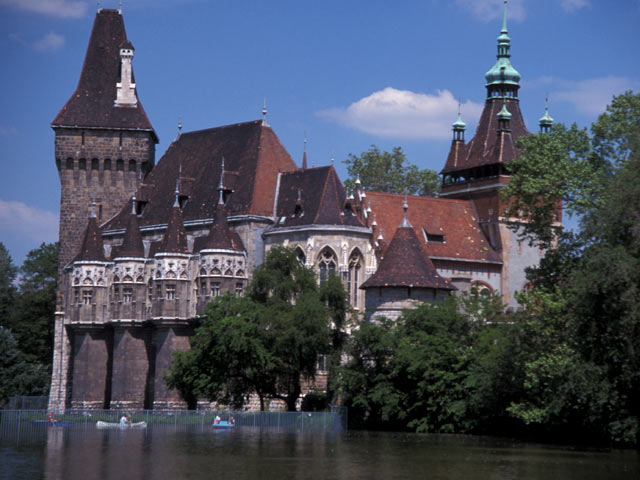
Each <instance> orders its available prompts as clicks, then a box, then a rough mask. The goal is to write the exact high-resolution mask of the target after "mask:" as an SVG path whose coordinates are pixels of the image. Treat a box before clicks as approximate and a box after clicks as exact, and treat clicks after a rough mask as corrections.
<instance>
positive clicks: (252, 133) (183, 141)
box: [105, 121, 297, 229]
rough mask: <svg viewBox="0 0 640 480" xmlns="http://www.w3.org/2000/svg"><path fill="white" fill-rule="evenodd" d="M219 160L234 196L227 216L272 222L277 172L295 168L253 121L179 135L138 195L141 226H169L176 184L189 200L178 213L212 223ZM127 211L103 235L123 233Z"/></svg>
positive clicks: (265, 128) (187, 218)
mask: <svg viewBox="0 0 640 480" xmlns="http://www.w3.org/2000/svg"><path fill="white" fill-rule="evenodd" d="M222 157H224V159H225V173H224V183H225V188H231V189H232V190H233V193H232V194H231V196H230V197H229V199H228V200H227V204H226V208H227V213H228V215H230V216H233V215H260V216H269V217H271V216H273V205H274V197H275V191H276V183H277V178H278V172H289V171H293V170H296V169H297V167H296V165H295V163H294V162H293V160H292V159H291V157H290V156H289V154H288V153H287V151H286V150H285V149H284V147H283V146H282V144H281V143H280V141H279V140H278V137H276V135H275V133H273V130H271V128H270V127H268V126H266V125H263V124H262V122H261V121H254V122H247V123H238V124H235V125H228V126H224V127H218V128H211V129H207V130H200V131H196V132H188V133H183V134H182V135H180V137H179V138H178V139H177V140H176V141H174V142H173V143H172V144H171V145H170V146H169V148H168V150H167V151H166V153H165V154H164V155H163V156H162V158H161V159H160V160H159V161H158V163H157V164H156V165H155V167H154V168H153V170H151V172H150V173H149V175H147V177H146V178H145V181H144V184H143V185H142V186H141V187H140V188H139V190H138V192H137V193H136V198H138V200H139V201H142V202H145V203H146V206H145V207H144V211H143V213H142V215H141V217H140V223H141V225H143V226H147V225H162V224H165V223H167V221H168V219H169V217H170V215H171V208H172V205H173V198H174V196H173V192H174V190H175V185H176V180H177V179H178V178H180V182H179V184H180V185H179V188H180V193H181V195H186V196H188V200H187V201H186V203H185V204H184V205H183V208H182V215H183V217H184V221H185V222H188V221H190V220H202V219H212V218H213V217H214V215H215V208H216V204H217V203H218V190H217V188H218V180H219V179H220V173H221V159H222ZM180 169H181V173H179V172H180ZM127 211H128V207H126V206H125V207H123V209H122V211H121V212H120V213H119V214H118V215H116V217H114V218H113V219H111V220H110V221H109V222H108V223H107V225H106V227H105V229H118V228H123V226H124V222H125V219H126V215H127Z"/></svg>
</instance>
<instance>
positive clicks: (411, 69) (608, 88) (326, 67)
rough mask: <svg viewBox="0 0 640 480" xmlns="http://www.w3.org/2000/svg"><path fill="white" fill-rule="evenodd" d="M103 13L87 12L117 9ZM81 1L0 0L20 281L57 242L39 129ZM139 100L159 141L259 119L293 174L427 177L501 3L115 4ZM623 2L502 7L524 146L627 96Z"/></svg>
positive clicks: (130, 0)
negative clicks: (394, 158)
mask: <svg viewBox="0 0 640 480" xmlns="http://www.w3.org/2000/svg"><path fill="white" fill-rule="evenodd" d="M118 3H119V2H118V0H103V1H102V2H101V6H102V7H103V8H118ZM95 12H96V2H88V1H81V0H0V49H1V51H2V64H3V71H4V74H3V75H2V76H1V77H0V111H1V112H2V115H1V116H0V161H1V162H2V175H1V176H0V241H2V242H3V243H4V244H5V245H6V246H7V248H8V249H9V251H10V253H11V255H12V257H13V260H14V263H16V264H18V265H20V264H21V263H22V261H23V259H24V256H25V255H26V253H27V252H28V251H29V250H30V249H32V248H35V247H37V246H38V245H39V244H40V243H41V242H43V241H54V240H56V239H57V229H58V206H59V201H60V187H59V181H58V176H57V172H56V169H55V162H54V157H53V139H54V135H53V131H52V130H51V128H50V126H49V125H50V123H51V121H52V120H53V118H54V117H55V115H56V114H57V112H58V111H59V110H60V108H61V107H62V106H63V105H64V103H65V102H66V101H67V99H68V98H69V97H70V96H71V94H72V93H73V91H74V89H75V87H76V84H77V82H78V78H79V75H80V70H81V67H82V61H83V59H84V54H85V50H86V47H87V43H88V40H89V35H90V32H91V27H92V24H93V19H94V16H95ZM123 13H124V20H125V26H126V29H127V35H128V37H129V39H130V40H131V42H132V43H133V44H134V46H135V48H136V50H135V58H134V60H133V64H134V70H135V75H136V83H137V87H138V95H139V98H140V100H141V102H142V104H143V105H144V108H145V110H146V112H147V114H148V116H149V118H150V120H151V123H152V124H153V126H154V128H155V130H156V132H157V133H158V135H159V137H160V144H159V145H158V150H157V152H158V153H157V156H156V161H157V160H158V159H159V158H160V157H161V155H162V153H163V152H164V151H165V150H166V148H167V146H168V145H169V143H170V142H171V141H172V140H173V139H174V138H175V137H176V134H177V123H178V117H179V116H181V117H182V123H183V125H184V131H190V130H198V129H203V128H209V127H214V126H220V125H225V124H231V123H237V122H243V121H249V120H254V119H257V118H260V116H261V113H260V112H261V110H262V105H263V101H264V98H266V102H267V109H268V115H267V120H268V122H269V123H270V125H271V126H272V127H273V129H274V131H275V132H276V134H277V135H278V136H279V138H280V140H281V141H282V143H283V144H284V146H285V148H287V150H288V151H289V153H290V154H291V155H292V157H293V158H294V160H296V161H297V162H299V161H300V159H301V157H302V150H303V139H304V136H305V133H306V136H307V139H308V144H307V152H308V157H309V162H310V163H314V164H315V165H326V164H328V163H330V162H331V157H332V155H333V156H334V157H335V166H336V168H337V169H338V172H339V173H340V175H341V177H342V178H343V179H344V178H345V177H346V171H345V168H344V165H343V164H342V160H344V159H345V158H346V157H347V155H348V154H349V153H356V154H358V153H361V152H363V151H365V150H367V149H368V148H369V146H370V145H372V144H376V145H378V146H379V147H380V148H382V149H386V150H390V149H391V148H393V147H394V146H396V145H400V146H402V147H403V149H404V151H405V152H406V153H407V156H408V158H409V161H410V162H412V163H414V164H416V165H418V166H420V167H421V168H431V169H434V170H438V171H439V170H440V169H441V168H442V166H443V165H444V162H445V159H446V155H447V152H448V148H449V144H450V140H451V130H450V126H451V123H452V122H453V121H454V120H455V118H456V112H457V102H458V99H461V102H462V115H463V118H464V120H465V121H466V123H467V126H468V127H467V128H468V129H467V140H469V139H470V138H471V136H472V135H473V132H474V131H475V126H476V123H477V119H478V117H479V114H480V111H481V108H482V104H483V102H484V95H485V88H484V73H485V72H486V71H487V70H488V69H489V68H490V67H491V66H492V65H493V63H494V61H495V54H496V37H497V35H498V33H499V30H500V26H501V17H502V0H397V1H393V2H392V1H389V0H367V1H365V0H340V1H334V0H325V1H322V2H315V1H313V2H312V1H306V0H297V1H289V0H271V1H257V0H253V1H249V0H246V1H243V0H124V1H123ZM638 25H640V0H511V1H510V2H509V34H510V36H511V45H512V49H511V52H512V58H511V60H512V63H513V65H514V67H515V68H516V69H517V70H518V71H519V72H520V73H521V75H522V81H521V86H522V88H521V89H520V99H521V104H522V111H523V113H524V116H525V121H526V123H527V126H528V128H529V130H531V131H537V129H538V127H537V120H538V118H540V116H541V115H542V114H543V113H544V99H545V95H546V94H547V93H548V95H549V106H550V113H551V115H552V116H553V117H554V118H555V119H556V121H560V122H563V123H572V122H577V123H578V124H579V125H581V126H588V125H589V124H590V123H591V122H592V121H594V120H595V119H596V118H597V115H598V114H599V113H601V112H602V111H603V110H604V108H605V106H606V104H607V103H608V101H609V100H610V99H611V96H612V95H614V94H619V93H622V92H624V91H625V90H629V89H632V90H634V91H640V61H639V59H638V53H637V52H638V48H639V47H640V28H638Z"/></svg>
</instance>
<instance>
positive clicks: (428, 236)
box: [422, 228, 446, 243]
mask: <svg viewBox="0 0 640 480" xmlns="http://www.w3.org/2000/svg"><path fill="white" fill-rule="evenodd" d="M422 235H424V240H425V241H426V242H427V243H446V242H445V240H444V235H443V234H442V233H429V232H427V231H426V230H425V229H424V228H423V229H422Z"/></svg>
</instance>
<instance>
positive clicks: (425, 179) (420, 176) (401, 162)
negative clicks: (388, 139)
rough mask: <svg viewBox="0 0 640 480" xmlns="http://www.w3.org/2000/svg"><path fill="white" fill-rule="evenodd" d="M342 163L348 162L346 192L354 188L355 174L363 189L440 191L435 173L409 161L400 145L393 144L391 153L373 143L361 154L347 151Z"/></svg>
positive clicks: (414, 193) (420, 193)
mask: <svg viewBox="0 0 640 480" xmlns="http://www.w3.org/2000/svg"><path fill="white" fill-rule="evenodd" d="M343 163H344V164H346V165H347V172H348V173H349V177H350V178H349V179H347V180H346V181H345V182H344V184H345V187H346V188H347V190H348V191H353V189H354V188H355V182H356V179H357V178H358V177H359V178H360V181H361V183H362V187H363V188H365V189H367V190H373V191H376V192H391V193H405V192H406V193H408V194H409V195H433V194H435V193H437V192H439V191H440V177H439V176H438V174H437V172H435V171H433V170H429V169H424V170H420V169H419V168H418V167H417V166H415V165H412V164H409V163H408V162H407V156H406V155H405V154H404V152H403V151H402V148H401V147H394V148H393V151H391V152H387V151H385V152H381V151H380V149H379V148H378V147H377V146H375V145H372V146H371V147H370V148H369V150H367V151H366V152H363V153H362V154H360V155H354V154H353V153H350V154H349V157H348V158H347V159H346V160H344V161H343Z"/></svg>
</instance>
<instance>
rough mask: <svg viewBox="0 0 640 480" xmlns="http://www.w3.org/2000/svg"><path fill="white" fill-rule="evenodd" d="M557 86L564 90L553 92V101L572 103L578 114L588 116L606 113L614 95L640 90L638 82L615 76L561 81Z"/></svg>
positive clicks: (551, 95) (551, 96)
mask: <svg viewBox="0 0 640 480" xmlns="http://www.w3.org/2000/svg"><path fill="white" fill-rule="evenodd" d="M556 84H560V85H562V89H561V90H559V91H555V92H551V94H550V98H551V100H552V101H561V102H568V103H572V104H573V105H574V107H575V108H576V110H577V111H578V112H581V113H584V114H587V115H598V114H600V113H602V112H604V110H605V108H606V106H607V105H608V104H609V103H611V98H612V97H613V95H620V94H621V93H624V92H625V91H626V90H638V89H639V88H640V81H638V80H634V79H630V78H627V77H613V76H609V77H603V78H590V79H587V80H581V81H568V80H559V81H557V82H556Z"/></svg>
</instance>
